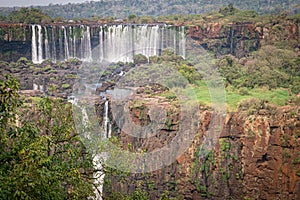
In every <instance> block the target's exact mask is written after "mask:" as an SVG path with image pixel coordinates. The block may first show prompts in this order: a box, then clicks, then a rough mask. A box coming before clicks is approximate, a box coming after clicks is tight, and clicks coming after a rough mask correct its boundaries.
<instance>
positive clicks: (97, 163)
mask: <svg viewBox="0 0 300 200" xmlns="http://www.w3.org/2000/svg"><path fill="white" fill-rule="evenodd" d="M36 88H38V85H36ZM68 102H70V103H72V104H73V105H74V106H76V107H78V108H80V110H81V116H82V118H81V124H82V126H83V127H84V128H87V127H88V124H89V117H88V114H87V111H86V108H85V107H84V106H81V105H80V104H79V103H78V99H76V98H74V97H72V98H70V99H69V100H68ZM108 114H109V102H108V100H106V101H105V104H104V113H103V128H104V135H103V136H102V137H103V138H110V137H111V130H112V125H111V123H110V120H109V115H108ZM84 136H85V137H86V138H87V139H92V138H90V134H89V133H85V135H84ZM106 158H107V156H106V155H105V154H96V155H94V156H93V165H94V169H95V170H96V172H95V173H94V174H93V177H94V178H95V181H94V183H95V185H97V187H96V188H95V195H96V198H95V200H102V199H103V198H102V194H103V184H104V177H105V173H104V171H103V170H102V169H103V167H102V164H101V163H102V160H105V159H106Z"/></svg>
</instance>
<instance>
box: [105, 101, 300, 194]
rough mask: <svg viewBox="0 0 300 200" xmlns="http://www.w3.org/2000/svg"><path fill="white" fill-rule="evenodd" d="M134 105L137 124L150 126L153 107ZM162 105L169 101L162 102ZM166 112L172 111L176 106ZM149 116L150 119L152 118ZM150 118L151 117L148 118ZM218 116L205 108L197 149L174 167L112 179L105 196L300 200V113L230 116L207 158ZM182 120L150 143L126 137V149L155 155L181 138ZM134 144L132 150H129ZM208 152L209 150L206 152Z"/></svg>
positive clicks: (194, 145) (279, 111)
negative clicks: (208, 137)
mask: <svg viewBox="0 0 300 200" xmlns="http://www.w3.org/2000/svg"><path fill="white" fill-rule="evenodd" d="M144 100H145V103H144V104H143V105H144V106H130V109H131V111H130V112H131V113H132V115H131V117H132V120H133V121H134V123H136V124H140V125H145V124H146V122H147V121H149V113H148V108H147V107H148V106H151V101H154V100H153V99H152V100H151V101H150V99H148V100H149V101H146V100H147V98H144ZM160 102H164V101H163V100H160ZM161 104H162V105H165V107H164V109H170V104H168V103H161ZM147 113H148V114H147ZM147 116H148V117H147ZM211 117H212V111H211V110H209V109H206V108H201V114H200V116H199V128H198V134H197V135H196V137H195V139H194V141H193V143H192V145H191V146H190V147H189V148H188V149H187V150H186V151H185V153H183V154H182V155H181V156H179V157H178V158H177V160H176V161H175V162H173V163H172V164H171V165H169V166H167V167H165V168H162V169H160V170H156V171H153V172H149V173H137V174H128V173H122V172H120V173H119V174H115V175H108V176H106V180H107V181H106V183H109V184H105V186H104V187H105V196H106V197H109V196H110V195H112V194H113V193H118V192H120V193H124V194H128V193H131V192H133V191H134V190H136V189H137V188H138V189H141V190H142V191H147V193H148V194H149V196H150V199H159V198H160V197H161V196H162V194H167V196H169V197H174V198H176V199H214V200H215V199H220V200H221V199H222V200H223V199H272V200H273V199H287V200H288V199H290V200H292V199H299V198H300V136H299V135H300V108H299V107H288V106H286V107H278V108H276V109H272V110H259V111H258V112H257V113H256V114H253V115H250V114H248V113H246V112H234V113H229V114H227V116H226V119H225V122H224V127H223V130H222V132H221V134H220V136H219V139H218V142H217V144H216V145H215V146H214V148H213V150H212V151H208V152H207V153H206V156H205V157H201V151H203V149H201V145H202V142H203V138H204V136H206V134H207V130H208V127H209V124H210V121H211ZM179 119H180V117H179V116H178V115H172V117H171V120H170V121H171V122H172V123H170V127H172V128H170V129H166V127H162V128H161V129H160V131H159V132H158V134H157V135H156V136H155V137H152V138H150V139H149V140H145V139H141V138H134V137H132V136H128V135H126V134H124V133H120V135H119V138H120V139H121V141H122V143H123V144H124V145H123V148H124V149H126V150H129V149H128V148H130V150H131V151H136V152H138V151H139V149H146V150H147V151H153V150H155V149H157V148H161V147H162V146H163V145H166V143H167V142H169V141H170V140H172V138H173V137H174V136H175V135H176V134H180V133H178V132H177V131H178V124H180V121H178V120H179ZM128 144H130V147H128ZM204 151H205V149H204Z"/></svg>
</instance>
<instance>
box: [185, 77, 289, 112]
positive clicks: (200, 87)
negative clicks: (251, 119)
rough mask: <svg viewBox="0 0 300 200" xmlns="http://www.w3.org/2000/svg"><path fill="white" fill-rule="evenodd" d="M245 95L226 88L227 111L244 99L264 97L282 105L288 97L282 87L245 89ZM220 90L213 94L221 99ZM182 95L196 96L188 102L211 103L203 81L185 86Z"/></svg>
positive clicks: (233, 109)
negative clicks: (188, 86)
mask: <svg viewBox="0 0 300 200" xmlns="http://www.w3.org/2000/svg"><path fill="white" fill-rule="evenodd" d="M247 90H248V91H247V95H242V94H239V92H238V90H237V89H230V90H229V89H226V97H225V98H226V104H227V109H228V111H235V110H236V109H237V106H238V104H239V102H241V101H242V100H244V99H251V98H257V99H264V100H268V101H269V102H270V103H272V104H276V105H279V106H282V105H284V104H285V102H286V101H287V100H288V99H289V98H290V96H289V93H288V91H287V90H286V89H284V88H277V89H274V90H268V89H266V88H254V89H247ZM211 92H216V90H211ZM221 92H222V91H220V92H219V93H218V94H213V95H212V96H213V97H215V98H218V97H219V98H220V101H222V98H223V97H222V96H221V95H220V94H221ZM183 94H184V96H187V97H192V96H193V95H195V96H196V98H192V99H191V100H190V103H201V104H205V105H209V106H210V105H211V95H210V91H209V90H208V88H207V86H206V83H205V82H204V81H201V82H198V83H197V85H193V86H192V87H190V88H187V89H185V90H184V91H183Z"/></svg>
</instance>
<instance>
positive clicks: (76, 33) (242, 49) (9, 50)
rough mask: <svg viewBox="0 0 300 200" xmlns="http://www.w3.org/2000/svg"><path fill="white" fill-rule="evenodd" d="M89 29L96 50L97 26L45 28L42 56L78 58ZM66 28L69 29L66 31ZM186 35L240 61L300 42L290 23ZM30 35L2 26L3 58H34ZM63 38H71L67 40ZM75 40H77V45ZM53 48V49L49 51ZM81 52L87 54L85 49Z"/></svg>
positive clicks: (208, 26) (228, 26) (213, 27)
mask: <svg viewBox="0 0 300 200" xmlns="http://www.w3.org/2000/svg"><path fill="white" fill-rule="evenodd" d="M86 27H90V30H89V32H90V33H89V35H90V42H89V43H90V46H91V48H94V47H95V46H97V45H99V41H100V40H99V39H100V38H99V37H100V35H101V34H99V30H100V29H99V25H98V24H92V23H90V24H86V25H85V26H82V25H78V24H48V25H43V28H42V30H41V33H42V34H43V37H42V41H44V40H45V41H46V40H47V44H48V45H49V47H48V48H46V46H45V45H46V42H45V44H43V45H42V46H41V47H42V48H43V49H44V50H43V52H42V53H43V54H44V55H45V56H46V57H47V54H49V55H51V56H50V57H49V58H52V57H54V58H55V59H60V58H65V56H66V54H70V55H69V56H72V55H73V54H74V55H76V56H79V57H80V56H82V55H81V54H82V53H81V54H80V52H81V50H80V47H79V46H80V45H79V42H78V41H77V40H76V39H78V38H79V39H80V37H81V34H82V33H83V32H86V30H85V29H86ZM66 29H68V30H67V31H66ZM36 32H38V30H36ZM186 32H187V36H188V37H191V38H193V39H194V40H197V41H198V43H199V44H201V45H202V46H203V47H204V48H205V49H207V50H209V51H212V52H213V53H215V54H216V55H217V56H219V55H225V54H232V55H235V56H237V57H239V58H240V57H243V56H245V55H247V54H249V52H252V51H255V50H257V49H258V48H259V47H260V46H261V45H264V44H274V43H280V42H285V43H287V42H288V43H291V46H292V47H294V48H296V47H299V45H298V44H299V42H300V25H299V23H296V22H293V21H289V20H282V21H276V22H275V21H274V22H264V23H254V22H253V23H221V22H207V23H203V24H202V25H198V26H189V27H187V28H186ZM50 33H51V34H50ZM84 34H85V33H84ZM31 35H32V27H31V26H30V25H25V24H18V25H16V24H0V43H1V46H3V48H1V50H0V54H1V55H0V58H1V59H2V60H6V61H16V60H18V58H20V57H26V58H28V59H32V57H31V56H32V49H31V46H32V41H31V40H32V36H31ZM64 35H67V37H70V38H68V39H67V40H66V39H65V38H64V37H65V36H64ZM73 37H75V38H73ZM86 38H88V37H87V36H85V37H83V39H86ZM66 41H69V43H70V44H68V47H67V46H66V45H65V44H64V42H66ZM74 41H77V42H76V44H75V43H74ZM166 41H167V40H166ZM166 41H165V42H166ZM73 43H74V44H73ZM77 43H78V44H77ZM72 45H74V48H75V47H76V48H75V49H76V50H74V52H69V53H66V52H65V50H66V49H69V51H71V49H72V47H73V46H72ZM81 46H82V45H81ZM50 47H51V48H52V50H51V51H50V52H47V50H48V51H49V50H50V49H49V48H50ZM85 48H86V47H85ZM187 48H188V47H187ZM82 51H86V49H83V50H82ZM52 54H53V55H52ZM46 57H45V58H44V59H46ZM84 58H85V57H84Z"/></svg>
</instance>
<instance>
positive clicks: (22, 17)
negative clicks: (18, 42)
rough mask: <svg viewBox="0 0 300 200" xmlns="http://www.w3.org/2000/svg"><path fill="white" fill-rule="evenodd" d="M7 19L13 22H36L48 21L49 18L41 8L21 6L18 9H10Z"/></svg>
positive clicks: (49, 20)
mask: <svg viewBox="0 0 300 200" xmlns="http://www.w3.org/2000/svg"><path fill="white" fill-rule="evenodd" d="M7 19H8V20H9V21H11V22H15V23H26V24H37V23H49V22H51V18H50V17H49V16H48V15H46V14H44V13H43V12H42V10H39V9H36V8H31V9H29V8H25V7H24V8H21V9H20V10H16V11H12V12H11V13H10V14H9V15H8V16H7Z"/></svg>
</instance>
